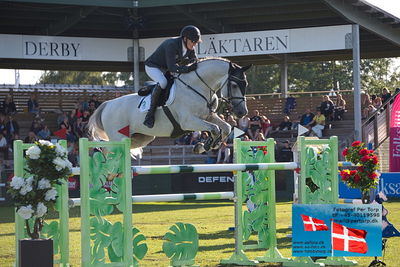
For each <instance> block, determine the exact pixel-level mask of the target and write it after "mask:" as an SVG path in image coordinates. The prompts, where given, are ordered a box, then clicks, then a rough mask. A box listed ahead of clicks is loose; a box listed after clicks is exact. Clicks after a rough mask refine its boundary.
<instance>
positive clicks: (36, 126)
mask: <svg viewBox="0 0 400 267" xmlns="http://www.w3.org/2000/svg"><path fill="white" fill-rule="evenodd" d="M29 130H30V131H32V132H34V133H35V135H37V133H38V132H39V131H40V130H42V125H41V124H40V123H39V121H38V120H33V121H32V124H31V128H30V129H29Z"/></svg>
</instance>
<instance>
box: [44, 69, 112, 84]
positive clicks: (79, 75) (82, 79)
mask: <svg viewBox="0 0 400 267" xmlns="http://www.w3.org/2000/svg"><path fill="white" fill-rule="evenodd" d="M39 83H44V84H98V85H105V84H106V81H105V80H104V79H103V77H102V73H101V72H90V71H45V72H44V73H43V74H42V75H41V76H40V79H39Z"/></svg>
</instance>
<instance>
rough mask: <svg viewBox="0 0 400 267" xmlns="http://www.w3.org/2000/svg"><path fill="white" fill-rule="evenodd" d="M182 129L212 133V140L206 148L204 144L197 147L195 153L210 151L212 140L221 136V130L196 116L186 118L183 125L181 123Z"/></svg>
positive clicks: (208, 141)
mask: <svg viewBox="0 0 400 267" xmlns="http://www.w3.org/2000/svg"><path fill="white" fill-rule="evenodd" d="M181 127H182V129H183V130H187V131H207V132H209V133H210V137H209V138H210V139H209V140H207V142H206V144H205V146H204V144H202V143H198V144H196V145H195V147H194V149H193V151H194V152H195V153H203V152H205V151H208V150H209V149H210V147H211V143H212V140H215V139H216V138H218V136H219V135H220V128H219V127H218V126H217V125H216V124H214V123H211V122H208V121H205V120H203V119H201V118H198V117H194V116H191V117H187V118H185V120H184V121H183V123H181Z"/></svg>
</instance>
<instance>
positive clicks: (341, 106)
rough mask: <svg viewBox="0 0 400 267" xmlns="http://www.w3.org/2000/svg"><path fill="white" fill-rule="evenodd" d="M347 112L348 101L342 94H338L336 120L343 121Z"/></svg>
mask: <svg viewBox="0 0 400 267" xmlns="http://www.w3.org/2000/svg"><path fill="white" fill-rule="evenodd" d="M345 111H346V100H344V99H343V96H342V95H341V94H338V95H337V98H336V106H335V120H342V119H343V114H344V112H345Z"/></svg>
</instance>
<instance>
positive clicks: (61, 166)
mask: <svg viewBox="0 0 400 267" xmlns="http://www.w3.org/2000/svg"><path fill="white" fill-rule="evenodd" d="M53 163H54V164H55V165H56V170H57V171H61V170H62V169H64V168H65V167H66V162H65V160H63V159H62V158H60V157H56V158H55V159H53Z"/></svg>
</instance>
